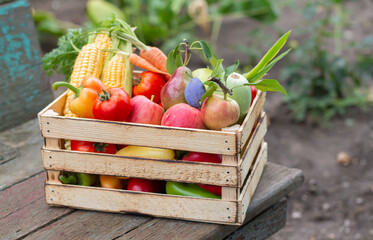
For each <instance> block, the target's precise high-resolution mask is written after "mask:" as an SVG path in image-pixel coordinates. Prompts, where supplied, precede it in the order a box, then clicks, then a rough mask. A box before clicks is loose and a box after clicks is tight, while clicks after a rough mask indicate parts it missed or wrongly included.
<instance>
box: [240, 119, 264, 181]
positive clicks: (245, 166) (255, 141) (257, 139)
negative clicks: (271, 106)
mask: <svg viewBox="0 0 373 240" xmlns="http://www.w3.org/2000/svg"><path fill="white" fill-rule="evenodd" d="M266 119H267V118H266V115H265V113H263V114H262V117H261V119H260V121H259V122H258V125H257V127H256V128H255V130H254V132H253V134H252V137H251V138H250V139H249V140H248V141H249V142H248V144H247V147H246V151H245V152H244V154H243V156H242V159H241V161H240V162H239V171H240V174H239V175H240V179H239V181H238V183H239V187H242V185H243V184H244V181H245V178H246V177H247V174H248V173H249V171H250V167H251V165H252V162H253V160H254V158H255V155H256V154H257V152H258V149H259V148H260V145H261V143H262V141H263V138H264V136H265V134H266V133H267V122H266Z"/></svg>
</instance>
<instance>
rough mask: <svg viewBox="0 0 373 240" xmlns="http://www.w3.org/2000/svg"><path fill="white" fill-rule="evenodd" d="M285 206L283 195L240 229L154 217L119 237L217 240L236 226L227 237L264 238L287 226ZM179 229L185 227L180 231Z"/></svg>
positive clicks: (132, 239)
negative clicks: (277, 201)
mask: <svg viewBox="0 0 373 240" xmlns="http://www.w3.org/2000/svg"><path fill="white" fill-rule="evenodd" d="M286 207H287V201H286V199H284V200H282V201H280V202H279V203H277V204H275V205H274V206H272V207H270V208H268V209H267V210H265V211H264V212H263V213H262V214H261V215H259V216H257V217H256V218H254V219H253V220H252V221H250V222H249V223H247V224H246V225H244V226H242V227H240V228H239V229H238V227H236V226H221V225H220V226H219V225H218V226H217V225H213V224H207V223H206V224H203V223H201V224H198V225H197V224H196V223H192V222H185V221H175V220H173V221H171V220H163V219H154V220H152V221H150V222H147V223H145V224H143V225H142V226H140V227H138V228H136V229H134V230H132V231H130V232H129V233H127V234H125V235H123V236H122V237H120V238H118V239H128V240H129V239H131V240H135V239H188V240H194V239H211V240H216V239H225V237H226V236H228V235H229V234H230V233H231V232H233V231H235V230H236V231H235V232H234V233H233V234H232V235H229V236H228V238H227V239H265V238H260V236H262V235H263V236H266V237H269V236H270V235H272V234H273V233H275V232H276V231H278V230H279V229H281V228H282V227H283V226H284V224H285V222H286ZM216 227H219V228H218V229H219V231H216ZM178 229H182V230H181V231H179V230H178ZM264 231H265V232H266V233H264ZM245 236H251V238H245ZM257 237H258V238H257Z"/></svg>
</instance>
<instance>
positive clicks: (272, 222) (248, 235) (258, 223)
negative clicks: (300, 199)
mask: <svg viewBox="0 0 373 240" xmlns="http://www.w3.org/2000/svg"><path fill="white" fill-rule="evenodd" d="M286 209H287V200H286V199H283V200H281V201H280V202H279V203H277V204H275V205H273V206H271V207H270V208H268V209H267V210H265V211H264V212H263V213H261V214H260V215H259V216H257V217H255V218H254V219H253V220H251V221H250V222H248V223H247V224H246V225H244V226H242V227H240V228H239V229H238V230H236V231H235V232H234V233H232V234H231V235H229V236H228V237H227V238H226V239H225V240H233V239H240V240H246V239H248V240H249V239H255V240H264V239H267V238H268V237H270V236H271V235H273V234H274V233H275V232H277V231H278V230H280V229H281V228H283V227H284V226H285V223H286Z"/></svg>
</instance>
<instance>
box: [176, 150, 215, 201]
mask: <svg viewBox="0 0 373 240" xmlns="http://www.w3.org/2000/svg"><path fill="white" fill-rule="evenodd" d="M182 160H184V161H192V162H209V163H221V162H222V158H221V156H220V155H218V154H211V153H200V152H190V153H188V154H187V155H185V156H184V157H183V158H182ZM198 186H200V187H201V188H203V189H205V190H207V191H209V192H211V193H213V194H215V195H218V196H221V187H220V186H213V185H206V184H198Z"/></svg>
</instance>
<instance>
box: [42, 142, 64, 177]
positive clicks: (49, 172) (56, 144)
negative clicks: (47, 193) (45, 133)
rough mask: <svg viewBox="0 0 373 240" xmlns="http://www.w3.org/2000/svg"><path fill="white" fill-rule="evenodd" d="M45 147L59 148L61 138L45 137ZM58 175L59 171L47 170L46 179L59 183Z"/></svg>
mask: <svg viewBox="0 0 373 240" xmlns="http://www.w3.org/2000/svg"><path fill="white" fill-rule="evenodd" d="M45 147H48V148H50V149H55V150H57V149H61V140H59V139H56V138H46V139H45ZM43 162H44V161H43ZM44 163H45V162H44ZM59 176H60V171H52V170H47V177H48V181H50V182H54V183H59V182H60V180H59Z"/></svg>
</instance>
